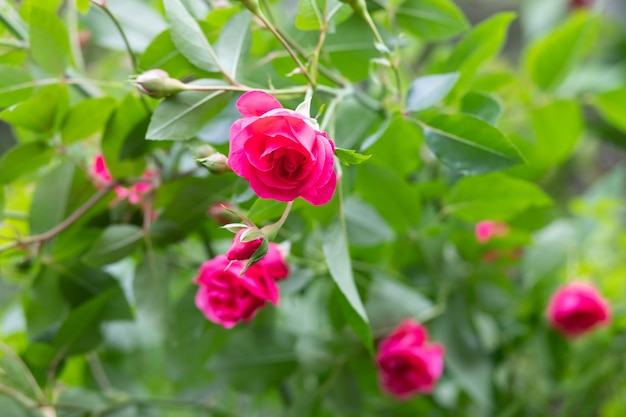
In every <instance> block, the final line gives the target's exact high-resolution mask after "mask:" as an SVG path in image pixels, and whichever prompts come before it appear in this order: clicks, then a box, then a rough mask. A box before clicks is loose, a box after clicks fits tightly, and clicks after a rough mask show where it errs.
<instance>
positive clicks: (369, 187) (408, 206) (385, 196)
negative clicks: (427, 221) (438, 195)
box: [355, 164, 421, 233]
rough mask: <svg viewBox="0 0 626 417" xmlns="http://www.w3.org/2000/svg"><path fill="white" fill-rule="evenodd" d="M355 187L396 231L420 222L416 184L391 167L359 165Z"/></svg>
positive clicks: (419, 205) (405, 230)
mask: <svg viewBox="0 0 626 417" xmlns="http://www.w3.org/2000/svg"><path fill="white" fill-rule="evenodd" d="M355 189H356V191H357V193H358V194H360V195H361V197H363V200H365V201H367V202H368V203H370V204H371V205H372V206H374V207H375V208H376V210H377V211H378V212H379V213H380V215H381V216H382V217H383V218H384V219H385V220H386V221H387V223H389V225H390V226H391V227H392V228H393V229H394V230H395V231H396V232H398V233H406V232H407V230H410V229H411V228H413V227H415V226H416V225H417V223H418V222H419V218H420V212H421V204H420V199H419V195H418V193H417V188H416V187H415V186H414V185H412V184H408V183H407V182H406V181H405V180H404V179H403V178H402V177H399V176H398V175H397V174H396V173H395V172H393V171H392V170H390V169H387V168H384V167H379V166H375V165H374V164H365V165H361V166H359V167H358V170H357V176H356V179H355Z"/></svg>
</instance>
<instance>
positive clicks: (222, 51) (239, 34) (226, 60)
mask: <svg viewBox="0 0 626 417" xmlns="http://www.w3.org/2000/svg"><path fill="white" fill-rule="evenodd" d="M251 22H252V14H251V13H250V12H248V11H247V10H244V11H242V12H240V13H237V14H236V15H234V16H233V17H232V18H231V19H230V20H229V21H228V23H226V26H224V29H222V33H221V34H220V38H219V39H218V40H217V43H216V44H215V53H216V54H217V56H218V58H219V62H220V65H221V66H222V68H223V69H224V72H226V74H228V75H230V77H231V78H234V79H236V78H237V69H238V68H239V62H240V61H241V59H242V58H243V56H244V54H246V52H247V51H246V46H247V44H248V43H249V41H248V38H249V34H250V23H251Z"/></svg>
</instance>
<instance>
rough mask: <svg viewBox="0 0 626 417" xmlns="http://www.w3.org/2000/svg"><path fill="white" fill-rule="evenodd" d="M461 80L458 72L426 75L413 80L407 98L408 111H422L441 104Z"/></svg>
mask: <svg viewBox="0 0 626 417" xmlns="http://www.w3.org/2000/svg"><path fill="white" fill-rule="evenodd" d="M458 79H459V73H458V72H451V73H448V74H434V75H426V76H424V77H420V78H417V79H415V80H413V82H412V83H411V86H410V87H409V92H408V93H407V96H406V109H407V110H408V111H420V110H424V109H427V108H429V107H432V106H434V105H435V104H437V103H439V102H440V101H441V100H443V98H444V97H445V96H447V95H448V93H449V92H450V91H451V90H452V88H453V87H454V84H455V83H456V81H457V80H458Z"/></svg>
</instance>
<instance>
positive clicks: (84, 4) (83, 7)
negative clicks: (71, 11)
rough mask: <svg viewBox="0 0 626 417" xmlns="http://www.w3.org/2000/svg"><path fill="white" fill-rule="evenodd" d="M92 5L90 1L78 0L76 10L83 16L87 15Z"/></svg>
mask: <svg viewBox="0 0 626 417" xmlns="http://www.w3.org/2000/svg"><path fill="white" fill-rule="evenodd" d="M90 5H91V1H90V0H76V8H77V9H78V11H79V12H81V13H82V14H87V12H88V11H89V6H90Z"/></svg>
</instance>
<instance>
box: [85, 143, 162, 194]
mask: <svg viewBox="0 0 626 417" xmlns="http://www.w3.org/2000/svg"><path fill="white" fill-rule="evenodd" d="M90 174H91V177H92V179H93V181H94V185H95V186H96V187H98V188H103V187H107V186H109V184H111V183H112V182H113V177H112V176H111V173H110V172H109V169H108V168H107V165H106V162H105V161H104V157H103V156H102V154H98V155H96V157H95V158H94V160H93V164H92V167H91V172H90ZM153 176H154V173H153V172H152V171H150V170H146V171H145V172H144V173H143V175H142V179H145V181H140V182H137V183H135V184H133V185H131V186H130V187H122V186H121V185H118V186H116V187H115V188H114V189H113V190H114V191H115V194H117V200H118V201H121V200H124V199H128V202H129V203H131V204H138V203H140V202H142V200H143V195H145V194H146V193H147V192H148V191H150V189H151V188H152V186H151V181H150V180H151V178H152V177H153Z"/></svg>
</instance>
